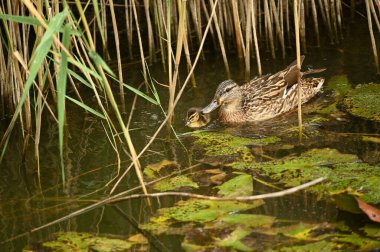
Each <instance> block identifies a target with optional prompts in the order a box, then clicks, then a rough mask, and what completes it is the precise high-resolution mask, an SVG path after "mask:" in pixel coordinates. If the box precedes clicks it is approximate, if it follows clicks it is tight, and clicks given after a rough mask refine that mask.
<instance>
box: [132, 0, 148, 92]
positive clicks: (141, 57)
mask: <svg viewBox="0 0 380 252" xmlns="http://www.w3.org/2000/svg"><path fill="white" fill-rule="evenodd" d="M131 1H132V10H133V16H134V19H135V24H136V30H137V38H138V41H139V48H140V59H141V65H142V67H143V74H144V80H145V84H146V87H147V88H146V89H147V90H148V77H147V75H146V67H145V56H144V48H143V44H142V39H141V33H140V24H139V20H138V17H137V11H136V4H135V0H131Z"/></svg>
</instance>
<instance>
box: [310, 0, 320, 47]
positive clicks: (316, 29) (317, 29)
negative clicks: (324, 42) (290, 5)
mask: <svg viewBox="0 0 380 252" xmlns="http://www.w3.org/2000/svg"><path fill="white" fill-rule="evenodd" d="M311 11H312V15H313V20H314V31H315V36H316V38H317V47H320V46H321V42H320V39H319V26H318V16H317V8H316V6H315V0H311Z"/></svg>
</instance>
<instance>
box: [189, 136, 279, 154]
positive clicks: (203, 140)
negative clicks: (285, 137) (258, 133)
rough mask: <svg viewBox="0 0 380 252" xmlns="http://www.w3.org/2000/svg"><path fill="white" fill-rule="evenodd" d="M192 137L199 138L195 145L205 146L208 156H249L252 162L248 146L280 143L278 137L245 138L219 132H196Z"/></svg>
mask: <svg viewBox="0 0 380 252" xmlns="http://www.w3.org/2000/svg"><path fill="white" fill-rule="evenodd" d="M191 135H192V136H195V137H197V140H196V141H195V144H199V145H202V146H204V150H205V155H206V156H220V155H234V154H239V155H244V154H245V155H247V156H249V157H250V159H251V160H252V158H253V157H252V155H251V154H250V153H249V150H248V148H247V147H246V146H247V145H259V146H264V145H268V144H271V143H276V142H278V141H280V139H279V138H278V137H264V138H256V139H254V138H244V137H236V136H233V135H230V134H227V133H219V132H204V131H202V132H194V133H192V134H191Z"/></svg>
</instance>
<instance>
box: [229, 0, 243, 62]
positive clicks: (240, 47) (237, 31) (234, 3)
mask: <svg viewBox="0 0 380 252" xmlns="http://www.w3.org/2000/svg"><path fill="white" fill-rule="evenodd" d="M231 4H232V14H233V21H234V27H235V40H236V49H237V54H238V57H239V58H243V43H242V35H241V31H240V23H239V13H238V6H237V0H232V1H231Z"/></svg>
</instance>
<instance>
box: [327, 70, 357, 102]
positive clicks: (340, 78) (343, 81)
mask: <svg viewBox="0 0 380 252" xmlns="http://www.w3.org/2000/svg"><path fill="white" fill-rule="evenodd" d="M324 89H325V90H327V91H333V92H334V94H335V95H336V96H340V97H343V96H344V95H346V94H347V93H348V92H349V91H350V90H351V89H352V85H351V83H350V82H349V80H348V77H347V75H345V74H343V75H334V76H332V77H331V78H330V79H328V81H327V85H325V87H324Z"/></svg>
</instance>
